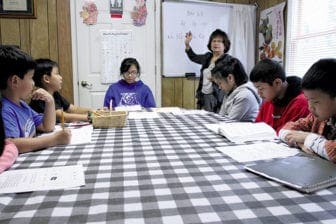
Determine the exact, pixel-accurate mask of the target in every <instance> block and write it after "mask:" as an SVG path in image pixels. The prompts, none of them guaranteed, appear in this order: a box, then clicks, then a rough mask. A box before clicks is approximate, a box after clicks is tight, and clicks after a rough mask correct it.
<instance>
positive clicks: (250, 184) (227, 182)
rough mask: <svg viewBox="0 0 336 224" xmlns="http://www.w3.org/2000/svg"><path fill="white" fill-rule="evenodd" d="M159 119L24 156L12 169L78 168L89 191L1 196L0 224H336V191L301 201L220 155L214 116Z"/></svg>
mask: <svg viewBox="0 0 336 224" xmlns="http://www.w3.org/2000/svg"><path fill="white" fill-rule="evenodd" d="M160 116H161V118H160V119H142V120H128V124H127V126H126V127H125V128H118V129H97V130H94V133H93V142H92V143H91V144H88V145H77V146H67V147H53V148H50V149H46V150H42V151H39V152H34V153H27V154H23V155H20V157H19V158H18V161H17V162H16V163H15V165H14V167H13V169H23V168H38V167H50V166H63V165H74V164H78V163H81V164H83V166H84V168H85V180H86V185H85V186H83V187H79V188H74V189H64V190H53V191H40V192H31V193H21V194H6V195H0V223H1V224H3V223H13V224H14V223H15V224H17V223H34V224H36V223H127V224H131V223H136V224H141V223H167V224H178V223H336V194H335V193H336V188H330V189H326V190H322V191H319V192H317V193H314V194H311V195H306V194H301V193H299V192H297V191H294V190H291V189H289V188H286V187H284V186H281V185H279V184H277V183H274V182H271V181H267V180H265V179H263V178H261V177H258V176H255V175H253V174H251V173H248V172H247V171H245V170H244V169H243V168H242V165H241V164H239V163H237V162H235V161H233V160H232V159H231V158H228V157H227V156H225V155H223V154H222V153H220V152H219V151H216V150H215V147H218V146H223V145H226V144H228V143H227V141H226V140H225V138H224V137H221V136H219V135H216V134H214V133H212V132H210V131H208V130H207V129H206V128H205V127H204V126H203V124H205V123H214V122H217V121H218V116H217V115H214V114H208V115H206V114H205V115H199V114H198V115H184V116H175V115H172V114H161V115H160ZM303 172H304V171H303Z"/></svg>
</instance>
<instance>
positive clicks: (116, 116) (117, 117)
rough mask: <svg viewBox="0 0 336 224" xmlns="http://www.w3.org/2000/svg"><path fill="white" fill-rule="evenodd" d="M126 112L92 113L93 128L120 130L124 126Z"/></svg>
mask: <svg viewBox="0 0 336 224" xmlns="http://www.w3.org/2000/svg"><path fill="white" fill-rule="evenodd" d="M126 117H127V111H111V112H110V111H95V112H94V113H92V125H93V127H94V128H121V127H124V126H125V124H126Z"/></svg>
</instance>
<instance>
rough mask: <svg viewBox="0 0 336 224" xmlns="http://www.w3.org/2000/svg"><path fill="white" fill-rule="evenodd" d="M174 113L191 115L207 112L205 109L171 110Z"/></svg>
mask: <svg viewBox="0 0 336 224" xmlns="http://www.w3.org/2000/svg"><path fill="white" fill-rule="evenodd" d="M172 113H173V114H174V115H192V114H200V115H202V114H208V113H209V112H208V111H206V110H180V111H174V112H172Z"/></svg>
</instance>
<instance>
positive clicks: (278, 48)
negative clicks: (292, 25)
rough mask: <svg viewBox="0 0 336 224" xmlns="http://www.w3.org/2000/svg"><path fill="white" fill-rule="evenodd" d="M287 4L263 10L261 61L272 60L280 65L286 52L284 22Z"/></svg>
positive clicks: (260, 40)
mask: <svg viewBox="0 0 336 224" xmlns="http://www.w3.org/2000/svg"><path fill="white" fill-rule="evenodd" d="M284 7H285V3H281V4H278V5H276V6H274V7H271V8H268V9H265V10H263V11H262V12H261V13H260V23H259V60H262V59H265V58H271V59H273V60H276V61H278V62H280V63H282V61H283V51H284V44H283V43H284V20H283V10H284Z"/></svg>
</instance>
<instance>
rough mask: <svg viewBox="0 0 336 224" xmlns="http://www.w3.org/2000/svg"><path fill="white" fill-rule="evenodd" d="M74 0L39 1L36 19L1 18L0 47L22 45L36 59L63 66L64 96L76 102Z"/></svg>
mask: <svg viewBox="0 0 336 224" xmlns="http://www.w3.org/2000/svg"><path fill="white" fill-rule="evenodd" d="M70 1H71V0H47V1H46V0H35V15H36V19H18V18H10V19H7V18H0V44H13V45H18V46H20V47H21V49H23V50H24V51H26V52H27V53H29V54H31V55H32V56H33V57H34V58H41V57H43V58H50V59H52V60H54V61H57V62H58V63H59V67H60V72H61V75H62V77H63V88H62V91H61V92H62V94H63V95H64V96H65V97H66V98H67V99H69V101H71V102H73V77H72V61H71V58H72V56H71V35H70Z"/></svg>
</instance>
